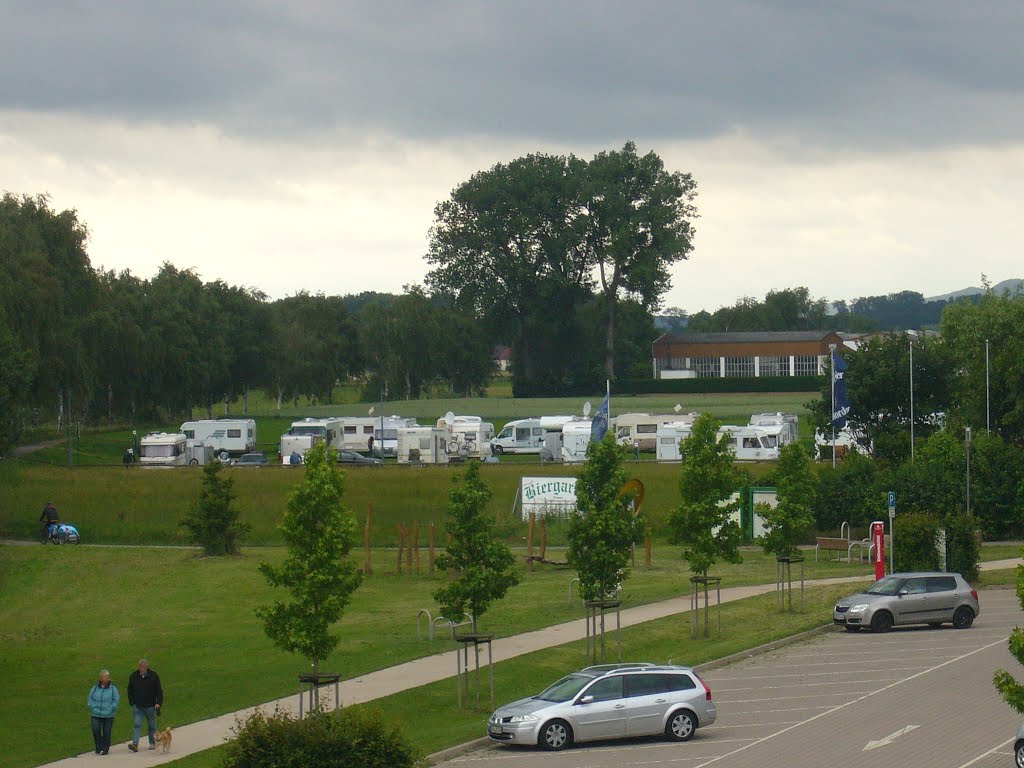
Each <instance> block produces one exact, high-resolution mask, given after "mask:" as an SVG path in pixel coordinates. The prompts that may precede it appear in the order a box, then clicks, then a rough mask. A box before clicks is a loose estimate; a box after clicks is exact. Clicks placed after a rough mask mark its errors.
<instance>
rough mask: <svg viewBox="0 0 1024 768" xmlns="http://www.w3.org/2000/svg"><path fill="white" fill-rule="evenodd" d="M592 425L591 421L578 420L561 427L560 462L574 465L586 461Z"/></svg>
mask: <svg viewBox="0 0 1024 768" xmlns="http://www.w3.org/2000/svg"><path fill="white" fill-rule="evenodd" d="M592 423H593V422H592V420H591V419H578V420H574V421H570V422H569V423H568V424H566V425H565V426H563V427H562V461H564V462H567V463H574V462H580V461H586V460H587V446H588V445H590V428H591V425H592Z"/></svg>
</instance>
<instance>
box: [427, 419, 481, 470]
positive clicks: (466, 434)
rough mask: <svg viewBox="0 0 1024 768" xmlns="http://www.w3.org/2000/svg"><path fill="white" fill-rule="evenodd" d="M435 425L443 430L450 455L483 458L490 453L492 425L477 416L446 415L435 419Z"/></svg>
mask: <svg viewBox="0 0 1024 768" xmlns="http://www.w3.org/2000/svg"><path fill="white" fill-rule="evenodd" d="M437 426H438V427H440V428H441V429H443V430H445V432H446V433H447V434H446V437H447V442H446V448H447V451H448V453H449V454H450V455H452V456H464V457H465V458H467V459H483V458H486V457H488V456H490V455H491V440H493V439H494V425H493V424H492V423H491V422H489V421H483V420H482V419H481V418H480V417H479V416H454V415H453V417H452V418H451V419H449V418H448V416H447V415H445V416H442V417H441V418H440V419H438V420H437Z"/></svg>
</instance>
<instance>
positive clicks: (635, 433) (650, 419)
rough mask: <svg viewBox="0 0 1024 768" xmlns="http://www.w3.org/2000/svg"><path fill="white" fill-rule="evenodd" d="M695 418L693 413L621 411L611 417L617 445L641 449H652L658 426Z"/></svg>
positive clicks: (653, 448) (656, 437)
mask: <svg viewBox="0 0 1024 768" xmlns="http://www.w3.org/2000/svg"><path fill="white" fill-rule="evenodd" d="M696 418H697V414H695V413H687V414H681V415H676V414H672V415H668V414H658V413H623V414H621V415H619V416H616V417H615V418H614V419H612V429H614V430H615V440H616V441H617V442H618V443H619V445H624V446H626V447H627V448H634V449H639V450H641V451H654V450H656V449H657V445H658V427H660V426H661V425H662V424H670V423H672V422H679V421H686V420H690V421H693V420H694V419H696Z"/></svg>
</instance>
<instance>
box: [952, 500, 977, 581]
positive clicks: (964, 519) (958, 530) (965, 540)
mask: <svg viewBox="0 0 1024 768" xmlns="http://www.w3.org/2000/svg"><path fill="white" fill-rule="evenodd" d="M980 525H981V521H980V520H978V518H976V517H975V516H974V515H969V514H967V513H966V512H959V513H957V514H952V515H947V516H946V570H947V571H950V572H952V573H959V574H960V575H961V576H963V577H964V578H965V579H967V581H968V582H971V583H974V581H975V580H976V579H977V578H978V572H979V569H978V562H979V561H980V560H981V542H980V541H979V540H978V537H977V536H976V535H975V531H977V530H978V529H979V527H980Z"/></svg>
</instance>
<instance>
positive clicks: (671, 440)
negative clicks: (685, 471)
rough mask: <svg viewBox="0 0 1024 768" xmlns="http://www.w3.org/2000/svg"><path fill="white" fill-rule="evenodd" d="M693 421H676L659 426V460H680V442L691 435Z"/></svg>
mask: <svg viewBox="0 0 1024 768" xmlns="http://www.w3.org/2000/svg"><path fill="white" fill-rule="evenodd" d="M692 429H693V422H692V421H674V422H671V423H668V424H662V425H661V426H659V427H658V447H657V459H658V461H680V460H682V458H683V457H682V455H681V454H680V453H679V443H680V442H681V441H682V440H685V439H686V438H688V437H689V436H690V431H691V430H692Z"/></svg>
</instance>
